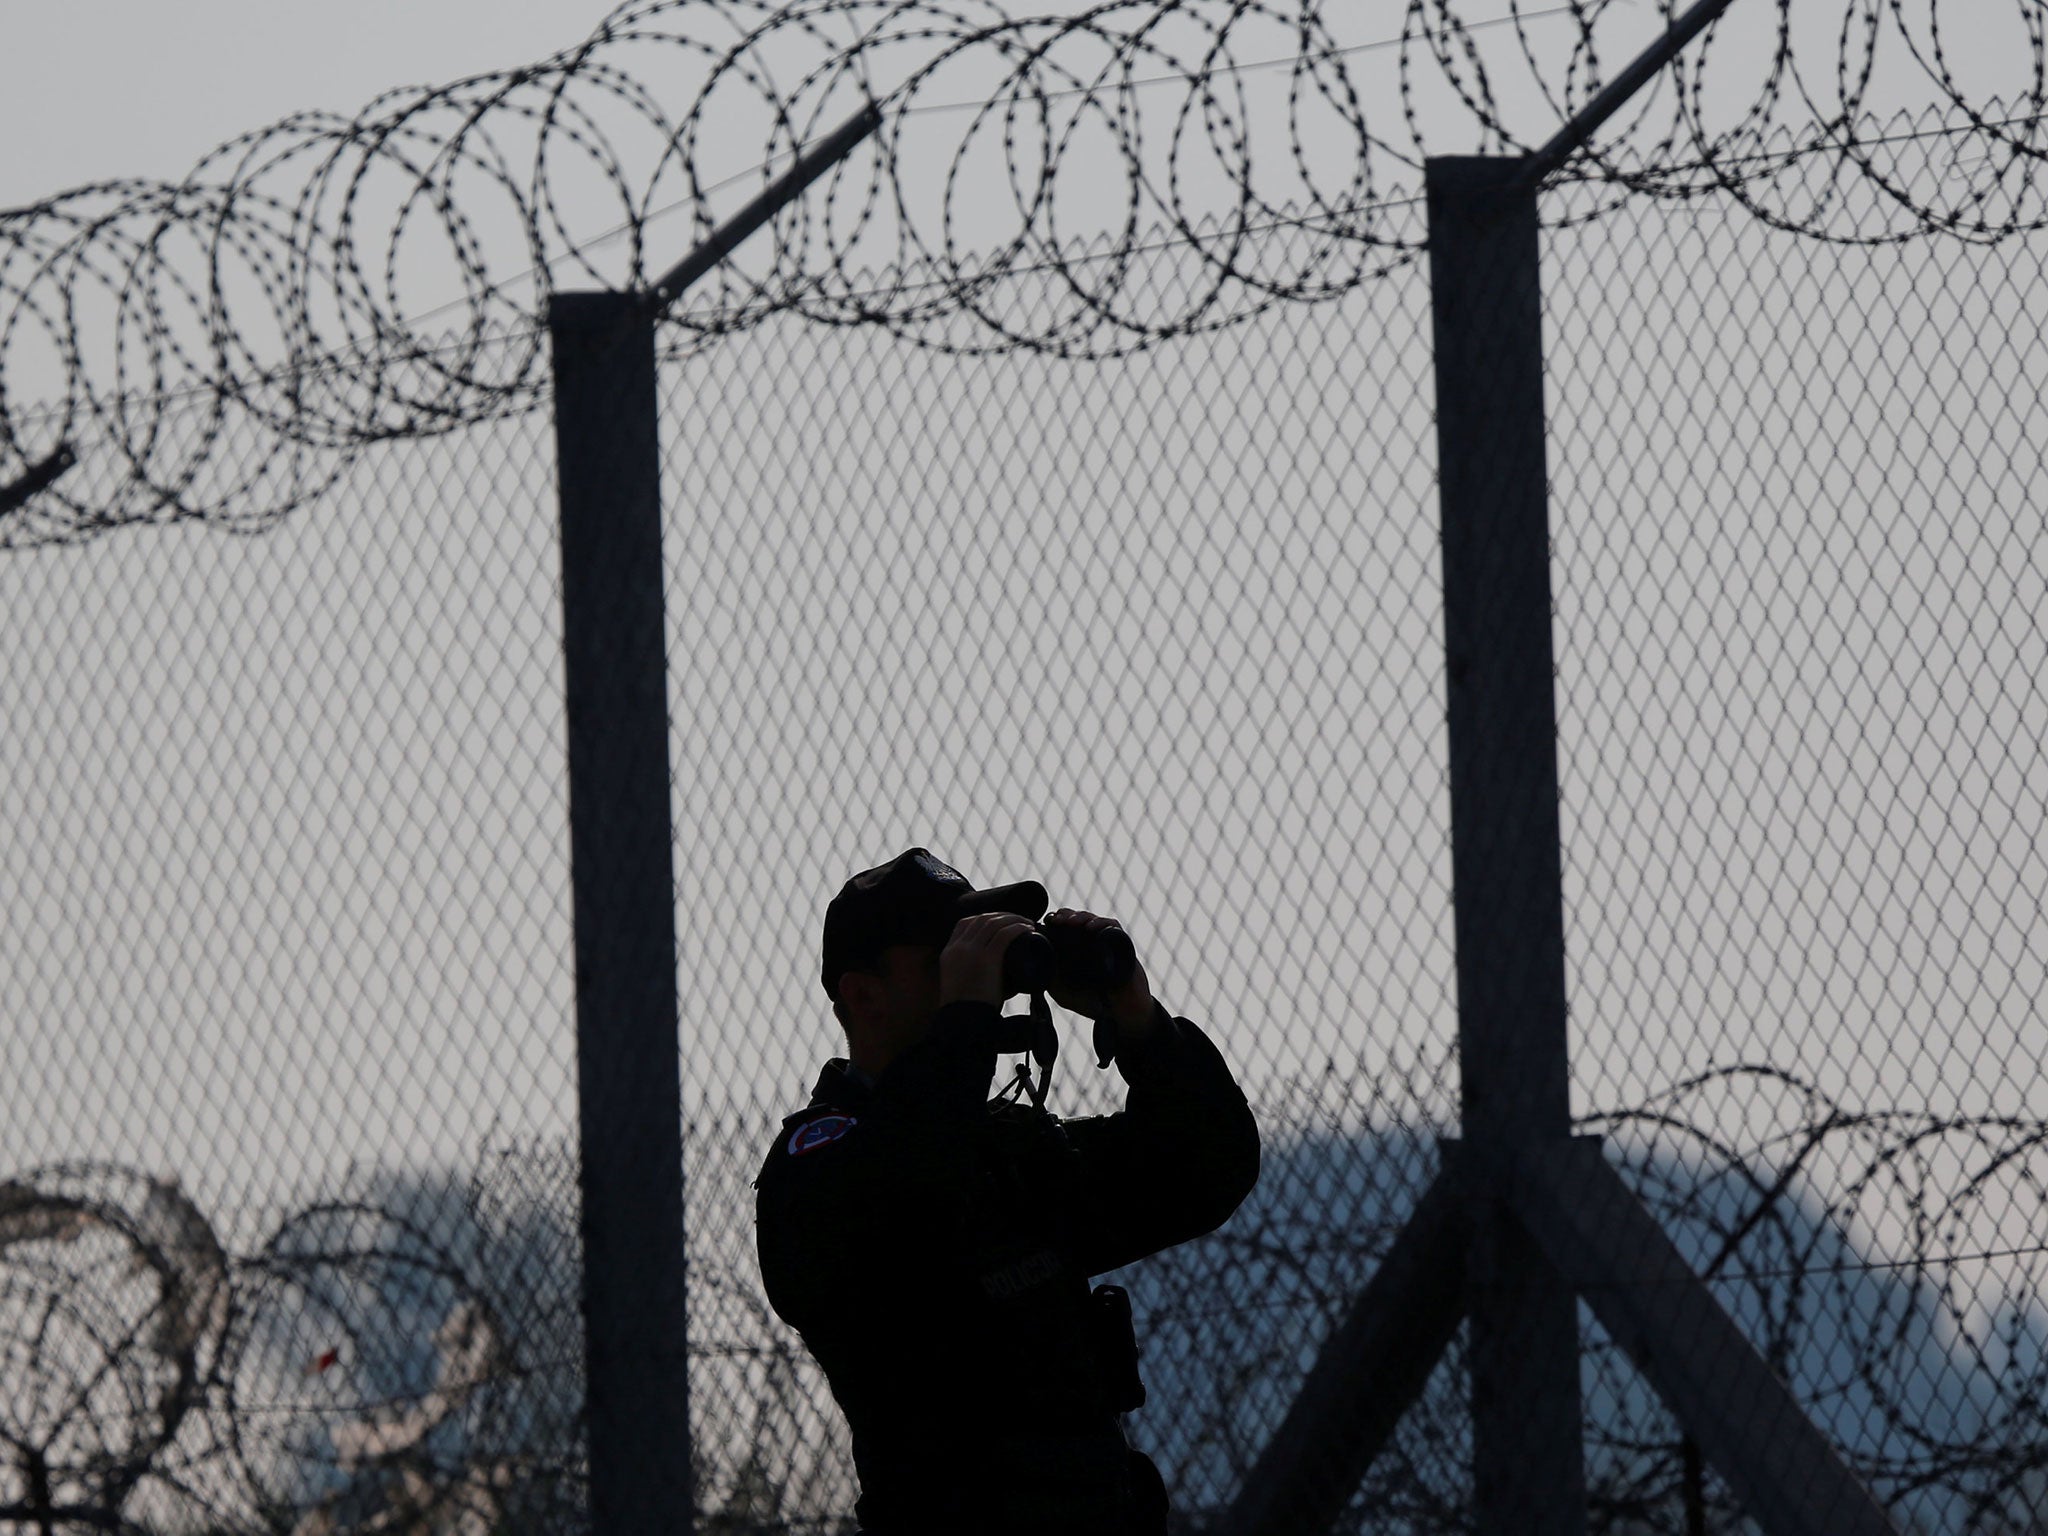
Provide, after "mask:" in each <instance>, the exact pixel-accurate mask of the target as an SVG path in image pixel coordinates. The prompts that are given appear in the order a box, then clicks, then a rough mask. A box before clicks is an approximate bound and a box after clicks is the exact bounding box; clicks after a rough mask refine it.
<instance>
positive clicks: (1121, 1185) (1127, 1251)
mask: <svg viewBox="0 0 2048 1536" xmlns="http://www.w3.org/2000/svg"><path fill="white" fill-rule="evenodd" d="M1153 1019H1154V1027H1152V1028H1150V1029H1147V1030H1145V1031H1144V1032H1143V1033H1142V1035H1141V1036H1139V1037H1137V1038H1134V1039H1132V1040H1130V1041H1129V1043H1128V1044H1127V1045H1126V1046H1125V1047H1124V1048H1122V1049H1120V1050H1119V1051H1118V1052H1117V1060H1116V1065H1117V1070H1118V1071H1120V1072H1121V1073H1123V1076H1124V1081H1125V1082H1126V1083H1128V1084H1129V1085H1130V1093H1129V1095H1128V1096H1127V1097H1126V1099H1125V1103H1124V1109H1123V1110H1122V1112H1121V1113H1119V1114H1114V1115H1104V1116H1098V1117H1091V1118H1086V1119H1079V1120H1070V1121H1068V1122H1067V1136H1068V1139H1069V1140H1070V1141H1071V1143H1072V1144H1073V1145H1074V1147H1075V1148H1076V1149H1077V1150H1078V1151H1079V1152H1080V1154H1081V1162H1082V1168H1083V1176H1082V1184H1083V1198H1082V1213H1081V1230H1080V1233H1079V1243H1080V1249H1081V1261H1082V1267H1083V1268H1084V1269H1085V1270H1086V1271H1087V1273H1089V1274H1091V1275H1095V1274H1101V1273H1102V1272H1103V1271H1105V1270H1110V1269H1116V1268H1118V1267H1120V1266H1122V1265H1125V1264H1128V1263H1130V1262H1131V1261H1132V1260H1134V1259H1141V1258H1143V1257H1145V1255H1147V1254H1149V1253H1157V1252H1158V1251H1159V1250H1160V1249H1162V1248H1167V1247H1171V1246H1172V1245H1173V1244H1175V1243H1184V1242H1186V1241H1187V1240H1188V1239H1189V1238H1193V1237H1200V1236H1201V1235H1202V1234H1203V1233H1205V1232H1213V1231H1214V1230H1215V1229H1216V1228H1217V1227H1219V1226H1221V1225H1222V1224H1223V1223H1224V1221H1225V1220H1226V1219H1227V1218H1228V1217H1229V1216H1230V1213H1231V1212H1232V1211H1234V1210H1236V1209H1237V1207H1238V1205H1239V1203H1240V1202H1242V1201H1243V1199H1244V1197H1245V1196H1246V1195H1248V1194H1250V1193H1251V1188H1252V1185H1253V1184H1254V1183H1256V1182H1257V1181H1258V1176H1259V1131H1258V1126H1257V1124H1256V1123H1255V1122H1254V1121H1253V1119H1252V1112H1251V1108H1250V1106H1249V1105H1247V1104H1246V1103H1245V1097H1244V1092H1243V1090H1242V1089H1240V1088H1239V1087H1238V1086H1237V1082H1236V1080H1235V1079H1234V1078H1233V1077H1232V1076H1231V1075H1230V1068H1229V1067H1228V1066H1227V1065H1226V1064H1225V1063H1224V1060H1223V1057H1222V1054H1221V1053H1220V1052H1219V1051H1218V1050H1217V1049H1216V1047H1215V1045H1214V1044H1213V1043H1212V1042H1211V1041H1210V1039H1209V1037H1208V1036H1207V1035H1205V1034H1204V1033H1202V1031H1201V1030H1200V1029H1198V1028H1196V1027H1195V1026H1194V1025H1193V1024H1191V1023H1189V1022H1188V1021H1187V1020H1186V1019H1177V1018H1173V1017H1171V1016H1169V1015H1168V1014H1167V1013H1166V1010H1165V1009H1163V1008H1160V1007H1158V1005H1156V1004H1155V1005H1154V1015H1153Z"/></svg>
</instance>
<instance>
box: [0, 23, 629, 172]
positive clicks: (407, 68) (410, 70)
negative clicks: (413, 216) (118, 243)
mask: <svg viewBox="0 0 2048 1536" xmlns="http://www.w3.org/2000/svg"><path fill="white" fill-rule="evenodd" d="M609 9H610V6H609V5H608V4H607V3H605V0H357V3H354V4H350V5H334V4H329V3H325V0H183V3H180V4H176V5H165V4H161V3H159V0H6V4H5V5H4V6H0V17H4V18H5V20H4V27H0V40H4V45H5V46H4V48H0V144H5V145H6V146H7V149H6V152H5V153H4V154H0V206H9V207H13V206H19V205H21V204H23V203H29V202H34V201H35V200H36V199H38V198H40V197H43V196H45V195H47V194H49V193H51V192H56V191H61V190H63V189H65V188H68V187H74V186H78V185H81V184H83V183H86V182H92V181H104V180H114V179H118V178H121V177H128V176H145V177H159V178H165V179H176V178H178V177H180V176H182V175H183V174H184V173H185V172H186V171H187V170H188V169H190V167H191V166H192V164H193V162H194V161H196V160H197V159H198V158H199V157H200V156H201V155H203V154H205V153H206V152H207V151H208V150H210V149H212V148H213V147H214V146H215V145H217V144H219V143H221V142H223V141H224V140H227V139H230V138H233V137H234V136H235V135H237V134H240V133H243V132H246V131H248V130H249V129H252V128H257V127H260V126H262V125H263V124H265V123H268V122H272V121H274V120H275V119H277V118H281V117H285V116H287V115H289V114H291V113H293V112H300V111H308V110H326V111H333V112H341V113H353V112H354V111H355V110H356V109H357V108H358V107H360V106H361V105H362V104H363V103H364V102H366V101H368V100H369V99H370V98H371V97H373V96H375V95H377V94H378V93H379V92H380V91H385V90H389V89H392V88H393V87H397V86H407V85H422V84H428V83H435V84H438V83H440V82H442V81H445V80H450V79H454V78H456V77H458V76H461V75H467V74H475V73H478V72H480V71H483V70H490V69H503V68H507V67H510V66H513V65H518V64H524V63H527V62H528V61H530V60H532V59H536V58H540V57H542V56H543V55H545V54H548V53H552V52H554V51H555V50H557V49H559V48H563V47H567V46H569V45H570V44H573V43H575V42H577V41H578V40H579V39H581V38H582V37H583V36H585V35H586V34H587V33H588V32H589V30H590V28H591V27H593V26H595V25H596V23H597V22H598V21H599V20H601V19H602V18H603V16H604V15H605V13H606V11H608V10H609Z"/></svg>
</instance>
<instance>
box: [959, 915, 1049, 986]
mask: <svg viewBox="0 0 2048 1536" xmlns="http://www.w3.org/2000/svg"><path fill="white" fill-rule="evenodd" d="M1031 926H1032V925H1031V919H1030V918H1028V917H1019V916H1018V915H1017V914H1016V913H1015V912H977V913H975V914H974V916H972V917H963V918H961V919H960V921H959V922H958V923H956V924H954V925H953V936H952V937H951V938H950V939H948V940H947V941H946V947H945V948H944V949H942V950H940V951H939V1006H940V1007H942V1008H943V1007H944V1006H945V1005H946V1004H947V1003H995V1004H998V1005H1000V1004H1001V1002H1002V1000H1003V998H1004V997H1005V996H1006V995H1007V994H1005V993H1004V991H1003V951H1004V950H1006V949H1008V948H1009V947H1010V942H1011V940H1013V939H1015V938H1016V937H1017V936H1018V935H1019V934H1024V933H1029V932H1031Z"/></svg>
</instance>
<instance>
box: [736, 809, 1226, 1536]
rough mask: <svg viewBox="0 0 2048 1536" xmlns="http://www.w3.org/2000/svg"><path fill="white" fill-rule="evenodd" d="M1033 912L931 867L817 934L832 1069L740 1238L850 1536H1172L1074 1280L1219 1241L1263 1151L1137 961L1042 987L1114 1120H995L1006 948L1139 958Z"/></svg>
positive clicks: (1129, 1342)
mask: <svg viewBox="0 0 2048 1536" xmlns="http://www.w3.org/2000/svg"><path fill="white" fill-rule="evenodd" d="M1045 908H1046V893H1045V890H1044V888H1043V887H1042V886H1040V885H1038V884H1036V883H1035V882H1031V881H1026V882H1023V883H1020V884H1016V885H1007V886H1000V887H996V888H992V889H986V890H976V889H975V888H974V887H973V886H972V885H971V884H970V883H969V882H968V881H967V879H966V878H965V877H964V876H962V875H961V874H960V873H959V872H958V871H956V870H954V869H951V868H949V867H948V866H947V865H945V864H942V863H940V862H939V860H937V859H935V858H934V857H932V855H931V854H930V853H929V852H927V851H926V850H924V849H922V848H912V849H910V850H909V851H908V852H906V853H903V854H901V855H899V856H898V857H897V858H895V859H893V860H891V861H890V862H889V863H887V864H884V865H882V866H880V867H879V868H876V869H870V870H866V871H864V872H863V873H861V874H858V875H855V876H854V877H853V878H852V879H851V880H849V881H848V882H847V883H846V885H845V887H844V888H843V889H842V890H841V891H840V892H839V894H838V895H837V896H836V897H834V898H833V900H832V902H831V904H830V905H829V906H828V907H827V908H826V912H825V938H824V969H823V979H824V983H825V990H826V992H827V993H828V994H829V995H830V996H831V998H832V1001H833V1008H834V1012H835V1013H836V1014H837V1015H838V1017H839V1020H840V1023H841V1024H842V1025H843V1026H844V1028H845V1031H846V1038H847V1044H848V1052H847V1056H846V1057H845V1058H843V1059H835V1060H832V1061H830V1062H828V1063H826V1065H825V1068H824V1070H823V1071H822V1072H821V1073H820V1074H819V1076H818V1082H817V1086H816V1087H815V1088H814V1089H813V1090H812V1093H811V1102H810V1104H809V1106H808V1107H807V1108H805V1109H803V1110H801V1111H799V1112H798V1113H796V1114H794V1115H791V1116H790V1117H789V1118H788V1119H787V1120H785V1121H784V1122H783V1124H782V1129H781V1130H780V1131H779V1132H778V1133H777V1134H776V1138H775V1142H774V1145H773V1146H772V1147H771V1148H770V1149H769V1152H768V1156H767V1160H766V1162H765V1163H763V1165H762V1168H761V1173H760V1176H759V1178H758V1179H757V1180H756V1181H755V1188H756V1190H757V1192H758V1197H757V1201H756V1214H757V1217H758V1223H759V1226H758V1231H757V1234H756V1236H757V1240H758V1244H759V1249H760V1258H761V1273H762V1277H763V1279H764V1280H765V1282H766V1284H767V1290H768V1298H769V1301H770V1302H771V1303H772V1304H773V1306H774V1308H775V1310H776V1312H777V1313H778V1314H779V1315H780V1316H781V1317H782V1318H783V1320H784V1321H786V1322H788V1323H789V1324H791V1325H792V1326H793V1327H795V1328H796V1329H797V1330H798V1331H799V1332H801V1333H802V1335H803V1338H804V1343H805V1344H806V1345H807V1346H808V1347H809V1349H810V1351H811V1353H812V1354H813V1355H814V1356H816V1357H817V1360H818V1363H819V1364H820V1365H821V1366H823V1367H824V1370H825V1375H826V1378H827V1379H828V1380H829V1381H830V1383H831V1386H832V1393H833V1396H834V1397H835V1398H837V1399H838V1402H839V1406H840V1408H841V1410H842V1411H843V1412H844V1413H845V1415H846V1419H847V1423H848V1425H849V1426H850V1428H851V1430H852V1433H853V1455H854V1464H855V1466H856V1468H857V1470H858V1472H859V1475H860V1483H861V1497H860V1502H859V1504H858V1505H857V1506H856V1513H857V1514H858V1516H859V1518H860V1521H861V1526H862V1529H863V1531H864V1532H866V1533H867V1536H936V1533H940V1532H943V1533H945V1536H980V1533H988V1536H1010V1533H1018V1536H1022V1533H1025V1532H1029V1533H1032V1536H1054V1533H1057V1536H1141V1533H1142V1536H1157V1533H1160V1532H1163V1531H1164V1530H1165V1529H1166V1494H1165V1489H1164V1487H1163V1485H1162V1484H1161V1481H1160V1477H1159V1473H1158V1471H1157V1469H1156V1468H1154V1466H1153V1465H1152V1463H1151V1461H1150V1460H1149V1459H1148V1458H1147V1457H1145V1456H1143V1455H1142V1454H1140V1453H1139V1452H1137V1451H1134V1450H1132V1449H1131V1448H1130V1446H1129V1445H1128V1444H1127V1443H1126V1441H1125V1439H1124V1435H1123V1428H1122V1424H1121V1422H1120V1419H1119V1415H1120V1414H1122V1413H1125V1412H1128V1411H1130V1410H1131V1409H1134V1408H1136V1407H1137V1406H1138V1405H1139V1404H1140V1403H1142V1402H1143V1400H1144V1387H1143V1386H1142V1384H1141V1383H1140V1381H1139V1379H1138V1372H1137V1349H1136V1344H1135V1342H1134V1339H1133V1336H1132V1332H1131V1324H1130V1310H1129V1306H1128V1303H1127V1302H1126V1300H1125V1298H1124V1295H1123V1292H1122V1291H1120V1290H1117V1289H1115V1288H1113V1287H1109V1286H1098V1287H1096V1288H1095V1289H1094V1290H1092V1291H1091V1289H1090V1287H1089V1279H1090V1277H1091V1276H1094V1275H1099V1274H1102V1273H1103V1272H1105V1271H1107V1270H1112V1269H1117V1268H1119V1267H1121V1266H1123V1265H1125V1264H1129V1263H1131V1262H1132V1261H1133V1260H1136V1259H1141V1258H1144V1257H1145V1256H1146V1255H1148V1254H1152V1253H1157V1252H1158V1251H1159V1250H1160V1249H1162V1248H1167V1247H1170V1246H1171V1245H1173V1244H1175V1243H1181V1242H1186V1241H1187V1240H1188V1239H1189V1238H1192V1237H1199V1236H1201V1235H1202V1234H1203V1233H1205V1232H1209V1231H1213V1230H1214V1229H1215V1228H1216V1227H1217V1226H1219V1225H1220V1224H1221V1223H1222V1222H1223V1221H1224V1220H1225V1219H1226V1218H1227V1217H1228V1216H1229V1215H1230V1213H1231V1212H1232V1211H1234V1210H1235V1209H1236V1208H1237V1206H1238V1204H1239V1202H1241V1201H1242V1200H1243V1199H1244V1197H1245V1196H1246V1194H1248V1193H1249V1192H1250V1190H1251V1188H1252V1185H1253V1183H1254V1182H1255V1181H1256V1180H1257V1178H1258V1171H1259V1138H1258V1130H1257V1127H1256V1126H1255V1125H1254V1124H1253V1121H1252V1115H1251V1111H1250V1109H1249V1108H1248V1107H1247V1106H1246V1104H1245V1098H1244V1094H1243V1092H1242V1091H1241V1090H1240V1089H1239V1088H1238V1086H1237V1083H1236V1082H1235V1080H1234V1079H1233V1078H1232V1077H1231V1075H1230V1069H1229V1068H1228V1067H1227V1066H1226V1065H1225V1064H1224V1061H1223V1058H1222V1056H1221V1055H1220V1054H1218V1052H1217V1050H1216V1047H1215V1046H1214V1045H1212V1044H1211V1043H1210V1041H1209V1038H1208V1036H1206V1035H1205V1034H1203V1033H1202V1031H1201V1030H1199V1029H1197V1028H1196V1027H1195V1026H1194V1025H1193V1024H1191V1023H1189V1022H1188V1021H1187V1020H1186V1019H1180V1018H1174V1017H1172V1016H1171V1015H1169V1014H1168V1013H1167V1012H1166V1010H1165V1009H1164V1008H1162V1007H1160V1006H1159V1005H1158V1004H1157V1003H1156V1002H1154V1001H1153V998H1152V992H1151V987H1150V984H1149V982H1148V980H1147V978H1146V975H1145V970H1144V967H1143V966H1142V965H1139V964H1135V963H1131V962H1127V963H1126V964H1125V966H1124V968H1123V971H1124V974H1123V975H1122V978H1121V979H1120V980H1119V981H1117V982H1116V983H1115V984H1114V985H1108V986H1096V987H1089V986H1087V985H1086V984H1084V983H1081V982H1077V981H1076V980H1075V976H1074V971H1073V969H1072V967H1070V966H1068V965H1066V964H1065V962H1062V967H1061V970H1060V971H1059V972H1058V973H1056V974H1054V975H1053V976H1052V977H1051V978H1050V988H1049V990H1050V992H1051V995H1052V998H1053V1000H1054V1001H1055V1002H1057V1003H1059V1004H1060V1006H1061V1007H1063V1008H1067V1009H1070V1010H1072V1011H1074V1012H1077V1013H1081V1014H1085V1015H1087V1016H1088V1017H1090V1018H1091V1019H1094V1020H1096V1021H1097V1022H1096V1034H1095V1042H1096V1045H1097V1048H1098V1052H1099V1054H1100V1056H1101V1057H1102V1058H1103V1059H1102V1063H1101V1064H1103V1065H1107V1064H1108V1062H1109V1060H1111V1059H1113V1060H1114V1061H1115V1063H1116V1066H1117V1069H1118V1070H1119V1071H1120V1072H1121V1073H1122V1074H1123V1078H1124V1081H1125V1083H1126V1084H1127V1085H1128V1089H1129V1092H1128V1094H1127V1097H1126V1101H1125V1107H1124V1109H1123V1110H1122V1111H1121V1112H1119V1113H1117V1114H1112V1115H1103V1116H1092V1117H1087V1118H1082V1119H1074V1120H1062V1119H1060V1118H1059V1117H1058V1116H1056V1115H1053V1114H1051V1113H1048V1112H1047V1111H1046V1110H1045V1109H1044V1108H1043V1107H1042V1106H1040V1105H1038V1104H1036V1103H1025V1102H1022V1101H1021V1096H1020V1098H1019V1099H1016V1100H1013V1099H1010V1098H1006V1097H1002V1096H998V1097H996V1098H994V1099H991V1098H990V1085H991V1079H992V1077H993V1075H994V1071H995V1063H996V1055H997V1048H998V1046H999V1045H1002V1046H1003V1047H1004V1048H1005V1049H1011V1048H1016V1043H1015V1038H1014V1036H1015V1031H1014V1025H1013V1024H1012V1025H1006V1024H1005V1022H1004V1021H1003V1020H1002V1019H1001V1017H1000V1009H1001V1005H1002V1003H1003V1000H1004V998H1005V997H1006V996H1008V995H1009V994H1010V992H1011V991H1012V990H1014V986H1015V980H1016V977H1015V974H1014V972H1015V967H1014V965H1013V966H1012V972H1013V974H1012V976H1011V977H1009V978H1008V979H1006V977H1005V959H1006V956H1007V955H1008V954H1009V951H1010V950H1011V948H1012V946H1015V945H1018V944H1019V943H1020V941H1022V942H1023V943H1024V944H1025V945H1026V946H1028V945H1030V944H1031V943H1032V942H1034V937H1033V936H1035V935H1043V936H1042V937H1037V938H1036V940H1035V942H1037V943H1038V944H1041V945H1043V944H1045V943H1047V941H1048V939H1049V940H1051V941H1052V946H1053V948H1055V949H1057V950H1059V951H1061V952H1062V953H1072V952H1075V951H1077V950H1078V951H1088V950H1090V949H1091V947H1092V948H1095V949H1099V948H1100V947H1101V946H1102V944H1103V943H1104V942H1106V941H1114V943H1115V944H1116V945H1118V946H1121V947H1122V949H1123V950H1124V952H1125V953H1126V954H1127V955H1128V954H1131V951H1130V950H1129V946H1128V943H1127V941H1124V940H1123V939H1122V937H1121V929H1120V928H1119V927H1118V925H1117V924H1115V923H1113V922H1112V921H1111V920H1110V919H1108V918H1104V917H1096V916H1094V915H1092V914H1090V913H1086V912H1073V911H1067V910H1064V909H1063V910H1061V911H1058V912H1055V913H1053V914H1052V915H1051V916H1049V917H1046V918H1045V919H1044V923H1043V927H1042V928H1041V927H1040V925H1039V924H1038V922H1037V920H1038V919H1039V918H1040V916H1041V915H1042V914H1043V913H1044V912H1045ZM1020 952H1021V951H1020ZM1133 960H1134V957H1133ZM1040 1043H1041V1044H1042V1043H1043V1042H1042V1041H1041V1042H1040ZM1041 1082H1042V1078H1041Z"/></svg>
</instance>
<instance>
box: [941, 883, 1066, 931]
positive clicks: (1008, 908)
mask: <svg viewBox="0 0 2048 1536" xmlns="http://www.w3.org/2000/svg"><path fill="white" fill-rule="evenodd" d="M1050 899H1051V898H1049V897H1048V896H1047V895H1046V894H1045V887H1044V886H1042V885H1040V884H1039V883H1038V882H1037V881H1036V880H1019V881H1018V882H1017V883H1016V884H1015V885H992V886H990V887H989V888H988V889H987V890H985V891H969V892H968V893H967V894H966V895H964V896H962V897H961V898H960V899H959V900H958V902H956V903H955V905H956V907H957V908H958V910H959V912H960V914H961V915H962V916H963V917H964V916H967V915H968V914H970V913H974V912H1015V913H1016V914H1017V915H1018V916H1019V917H1028V918H1030V919H1031V921H1033V922H1034V923H1035V922H1037V921H1038V920H1039V919H1040V918H1041V917H1043V916H1045V909H1046V906H1047V904H1048V903H1049V901H1050Z"/></svg>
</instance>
